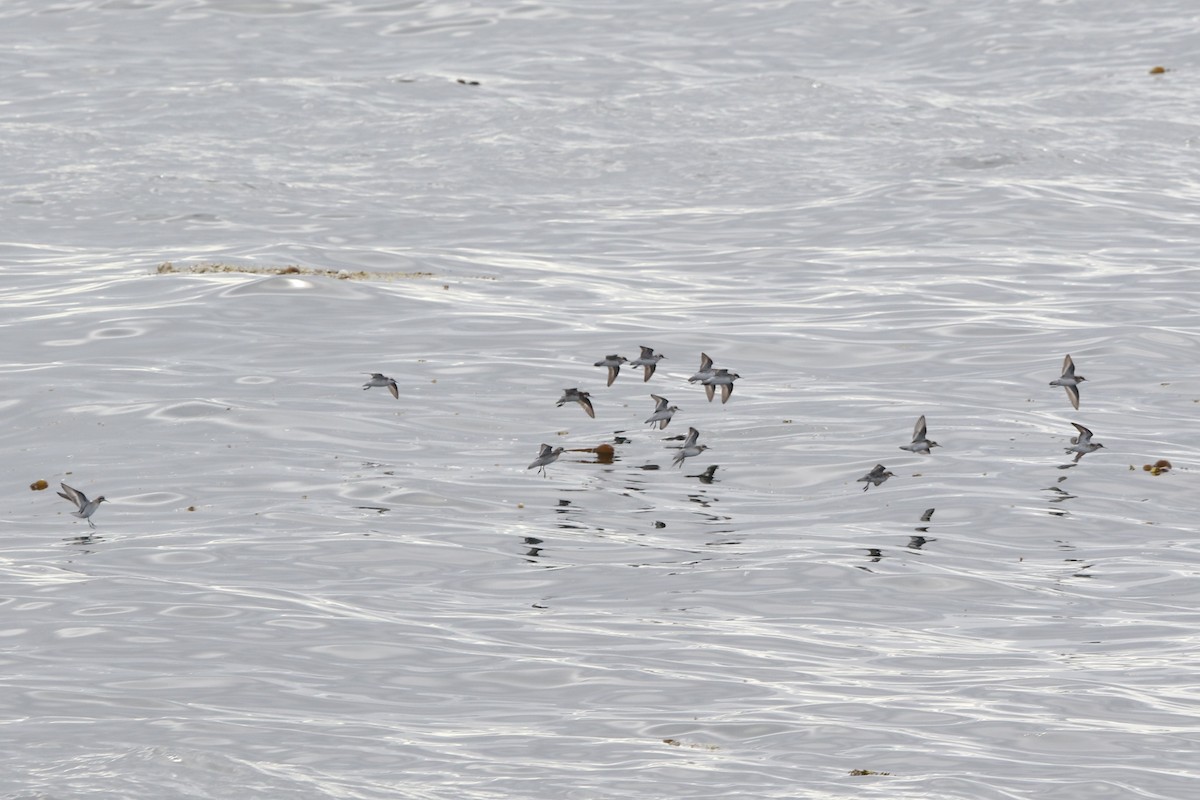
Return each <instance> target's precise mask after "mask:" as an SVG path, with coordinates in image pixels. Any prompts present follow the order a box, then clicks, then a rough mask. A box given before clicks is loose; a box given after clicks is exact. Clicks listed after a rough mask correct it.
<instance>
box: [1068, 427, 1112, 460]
mask: <svg viewBox="0 0 1200 800" xmlns="http://www.w3.org/2000/svg"><path fill="white" fill-rule="evenodd" d="M1071 424H1072V425H1074V426H1075V430H1077V431H1079V435H1078V436H1072V437H1071V446H1070V447H1068V448H1067V452H1068V453H1074V454H1075V463H1079V459H1081V458H1083V457H1084V456H1085V455H1087V454H1088V453H1094V452H1096V451H1097V450H1099V449H1100V448H1101V447H1104V445H1102V444H1100V443H1099V442H1093V441H1092V432H1091V431H1089V430H1088V429H1087V428H1085V427H1083V426H1082V425H1080V424H1079V423H1078V422H1072V423H1071Z"/></svg>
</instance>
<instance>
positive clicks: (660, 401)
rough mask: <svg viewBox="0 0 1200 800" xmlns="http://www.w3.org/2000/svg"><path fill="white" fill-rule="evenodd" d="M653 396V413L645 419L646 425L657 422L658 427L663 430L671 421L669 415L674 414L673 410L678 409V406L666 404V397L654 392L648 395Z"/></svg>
mask: <svg viewBox="0 0 1200 800" xmlns="http://www.w3.org/2000/svg"><path fill="white" fill-rule="evenodd" d="M650 396H651V397H652V398H654V400H655V402H656V405H655V407H654V413H653V414H651V415H650V419H648V420H646V424H647V425H654V424H655V423H657V424H658V429H659V430H660V431H661V430H664V429H665V428H666V427H667V425H668V424H669V423H670V422H671V417H673V416H675V412H676V411H678V410H679V406H671V405H667V398H665V397H659V396H658V395H656V394H652V395H650Z"/></svg>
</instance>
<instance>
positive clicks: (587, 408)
mask: <svg viewBox="0 0 1200 800" xmlns="http://www.w3.org/2000/svg"><path fill="white" fill-rule="evenodd" d="M590 398H591V394H590V393H589V392H581V391H579V390H578V389H563V396H562V397H560V398H558V402H557V403H555V404H554V405H556V406H562V405H565V404H566V403H579V407H580V408H582V409H583V410H584V413H586V414H587V415H588V416H589V417H591V418H592V419H595V418H596V409H594V408H592V401H591V399H590Z"/></svg>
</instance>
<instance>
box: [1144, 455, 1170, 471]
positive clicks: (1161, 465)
mask: <svg viewBox="0 0 1200 800" xmlns="http://www.w3.org/2000/svg"><path fill="white" fill-rule="evenodd" d="M1142 469H1144V470H1145V471H1146V472H1149V473H1150V474H1151V475H1161V474H1163V473H1164V472H1169V471H1170V470H1171V462H1170V461H1167V460H1166V459H1165V458H1160V459H1159V460H1158V461H1155V462H1154V463H1153V464H1142Z"/></svg>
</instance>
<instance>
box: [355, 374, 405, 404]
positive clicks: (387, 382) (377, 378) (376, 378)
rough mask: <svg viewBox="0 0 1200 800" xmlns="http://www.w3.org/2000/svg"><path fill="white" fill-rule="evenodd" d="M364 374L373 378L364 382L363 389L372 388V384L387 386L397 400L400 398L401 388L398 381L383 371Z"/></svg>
mask: <svg viewBox="0 0 1200 800" xmlns="http://www.w3.org/2000/svg"><path fill="white" fill-rule="evenodd" d="M363 374H364V375H370V376H371V380H369V381H367V382H366V383H364V384H363V391H366V390H367V389H370V388H371V387H372V386H386V387H387V389H388V391H389V392H391V393H392V397H394V398H396V399H397V400H399V399H400V388H399V387H398V386H396V381H394V380H392V379H391V378H389V377H388V376H387V375H384V374H383V373H382V372H364V373H363Z"/></svg>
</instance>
